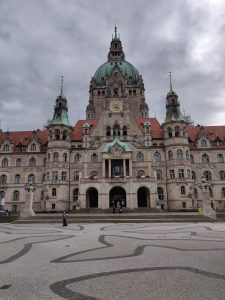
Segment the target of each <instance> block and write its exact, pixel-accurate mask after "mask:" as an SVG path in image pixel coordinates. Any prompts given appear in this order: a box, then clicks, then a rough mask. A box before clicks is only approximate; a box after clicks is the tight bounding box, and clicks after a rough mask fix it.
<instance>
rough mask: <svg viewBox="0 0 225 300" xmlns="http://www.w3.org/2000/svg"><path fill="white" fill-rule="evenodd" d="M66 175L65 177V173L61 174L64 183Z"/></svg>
mask: <svg viewBox="0 0 225 300" xmlns="http://www.w3.org/2000/svg"><path fill="white" fill-rule="evenodd" d="M66 175H67V173H66V172H62V181H66Z"/></svg>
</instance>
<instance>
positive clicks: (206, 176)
mask: <svg viewBox="0 0 225 300" xmlns="http://www.w3.org/2000/svg"><path fill="white" fill-rule="evenodd" d="M203 175H204V176H205V179H206V180H207V181H211V180H212V176H211V173H210V171H205V172H204V173H203Z"/></svg>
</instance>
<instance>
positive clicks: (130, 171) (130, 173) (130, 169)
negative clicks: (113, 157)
mask: <svg viewBox="0 0 225 300" xmlns="http://www.w3.org/2000/svg"><path fill="white" fill-rule="evenodd" d="M129 176H130V177H132V176H133V175H132V160H131V159H129Z"/></svg>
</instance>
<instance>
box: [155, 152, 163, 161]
mask: <svg viewBox="0 0 225 300" xmlns="http://www.w3.org/2000/svg"><path fill="white" fill-rule="evenodd" d="M154 161H161V154H160V153H159V152H158V151H156V152H155V153H154Z"/></svg>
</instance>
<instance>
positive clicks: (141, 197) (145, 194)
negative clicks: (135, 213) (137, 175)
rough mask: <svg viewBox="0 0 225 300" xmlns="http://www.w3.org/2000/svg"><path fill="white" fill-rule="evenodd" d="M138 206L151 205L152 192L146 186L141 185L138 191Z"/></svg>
mask: <svg viewBox="0 0 225 300" xmlns="http://www.w3.org/2000/svg"><path fill="white" fill-rule="evenodd" d="M137 202H138V207H150V192H149V189H148V188H146V187H140V188H139V189H138V191H137Z"/></svg>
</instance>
